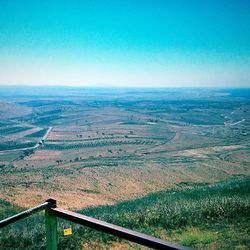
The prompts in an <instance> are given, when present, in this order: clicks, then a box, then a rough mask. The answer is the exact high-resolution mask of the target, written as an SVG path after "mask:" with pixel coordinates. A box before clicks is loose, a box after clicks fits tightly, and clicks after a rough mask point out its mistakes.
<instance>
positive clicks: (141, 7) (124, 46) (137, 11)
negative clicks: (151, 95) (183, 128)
mask: <svg viewBox="0 0 250 250" xmlns="http://www.w3.org/2000/svg"><path fill="white" fill-rule="evenodd" d="M0 84H1V85H4V84H12V85H18V84H20V85H24V84H25V85H33V84H34V85H71V86H74V85H76V86H93V87H98V86H102V87H103V86H112V87H114V86H117V87H173V86H177V87H178V86H179V87H187V86H192V87H196V86H201V87H209V86H211V87H213V86H217V87H221V86H223V87H250V1H249V0H233V1H232V0H209V1H208V0H197V1H194V0H172V1H168V0H95V1H93V0H92V1H91V0H86V1H85V0H78V1H77V0H68V1H64V0H58V1H57V0H54V1H53V0H42V1H37V0H33V1H31V0H30V1H29V0H22V1H20V0H9V1H8V0H6V1H5V0H0Z"/></svg>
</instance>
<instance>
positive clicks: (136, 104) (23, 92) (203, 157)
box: [0, 87, 250, 249]
mask: <svg viewBox="0 0 250 250" xmlns="http://www.w3.org/2000/svg"><path fill="white" fill-rule="evenodd" d="M19 88H20V89H18V90H17V91H11V90H10V88H7V87H6V88H4V87H2V88H0V171H1V175H0V199H1V204H4V205H3V208H2V209H1V210H0V214H1V213H2V215H3V214H4V215H7V214H11V212H12V211H18V209H24V208H29V207H32V206H35V205H36V204H39V203H42V202H44V201H45V200H46V199H48V198H54V199H56V200H57V201H58V205H59V206H60V207H64V208H69V209H72V210H78V211H82V212H84V213H90V214H91V215H92V216H94V217H95V214H96V215H97V216H98V217H100V218H104V219H106V218H107V220H109V221H112V222H115V223H118V224H121V225H122V226H127V227H130V226H131V227H132V228H133V229H138V230H140V229H142V230H143V228H145V227H148V228H147V230H146V233H148V234H155V235H157V236H159V237H162V238H166V239H170V240H173V241H178V242H181V243H182V244H185V245H190V246H192V247H195V248H206V244H205V243H204V242H205V241H206V240H204V242H203V243H204V244H203V243H202V242H197V240H193V241H192V240H191V241H190V240H189V238H188V236H187V235H189V234H195V235H197V234H201V233H202V232H205V233H206V232H207V234H208V235H207V236H206V237H208V238H209V237H210V238H211V237H212V238H213V237H215V236H214V235H215V234H216V232H217V231H216V230H219V233H218V237H217V236H216V237H215V238H216V239H217V241H216V242H214V241H211V240H207V241H208V242H209V243H208V244H209V247H211V248H213V244H217V245H214V246H217V247H218V246H220V245H218V244H221V246H222V247H224V246H227V247H228V246H230V244H231V242H230V240H228V241H227V243H226V244H225V245H223V242H222V240H221V239H222V238H223V237H224V236H225V237H229V238H230V237H236V238H235V241H234V242H236V243H235V244H234V245H233V246H234V247H243V248H239V249H247V248H248V247H249V241H247V240H246V235H247V233H246V230H248V231H249V227H248V226H247V223H245V224H244V223H243V224H241V226H242V228H241V229H242V235H241V234H240V235H239V236H235V235H234V236H228V235H224V234H223V233H222V231H220V230H225V232H226V230H227V229H226V227H228V228H230V230H231V231H230V230H229V231H228V232H231V233H232V234H233V232H234V230H235V228H237V223H238V221H239V220H244V219H247V218H248V221H249V217H248V216H249V214H244V212H242V211H244V209H248V208H249V196H247V194H244V192H249V178H248V177H249V175H250V168H249V166H250V156H249V155H250V112H249V111H250V90H248V89H243V90H241V89H231V90H230V89H223V90H220V89H203V90H201V89H162V90H161V89H160V90H157V89H146V90H145V89H144V90H142V89H135V90H131V89H117V90H112V89H103V90H102V89H98V90H95V89H78V88H59V89H53V88H51V89H49V90H48V89H43V88H41V89H39V91H37V90H36V89H35V88H34V89H33V88H28V87H27V88H21V87H19ZM14 93H15V94H14ZM38 93H39V94H38ZM218 183H223V184H218ZM237 183H239V184H237ZM213 185H215V186H213ZM228 185H229V186H228ZM230 185H233V188H232V189H235V190H238V189H237V187H238V186H239V185H243V187H242V188H243V189H244V192H238V191H239V190H238V191H235V192H234V191H232V190H231V189H230V188H229V187H231V186H230ZM201 187H202V189H201ZM204 187H207V189H209V188H210V189H211V190H212V191H211V193H213V192H215V193H216V194H215V195H214V196H213V197H215V198H213V199H215V203H216V204H218V206H217V205H216V206H215V207H212V208H211V207H209V206H210V205H211V204H210V203H209V202H208V201H207V199H205V198H204V197H205V196H206V194H207V193H206V192H208V191H206V190H207V189H206V188H204ZM220 188H221V190H223V189H224V188H225V189H226V190H231V191H232V195H231V193H230V192H231V191H230V192H229V193H230V195H231V197H227V195H226V191H225V192H224V193H223V192H222V193H223V194H221V195H222V196H221V200H220V195H219V194H218V193H219V191H218V189H220ZM200 189H201V191H200ZM173 190H174V191H173ZM214 190H217V191H214ZM192 192H193V193H192ZM200 192H204V194H202V195H200ZM172 193H175V194H176V196H178V197H179V198H178V199H179V200H178V201H176V200H173V199H174V198H173V197H172V195H171V194H172ZM248 194H249V193H248ZM189 195H190V197H192V199H193V201H192V202H191V201H190V199H191V198H190V199H189V198H188V197H189ZM211 195H212V194H211ZM230 195H229V196H230ZM224 196H225V197H224ZM180 197H181V198H182V200H181V198H180ZM201 197H203V198H204V199H203V198H202V199H201ZM154 199H155V200H154ZM224 200H225V202H228V203H225V204H224V203H223V204H222V205H221V206H222V207H224V206H225V209H226V207H227V206H228V204H229V206H231V205H232V206H235V204H236V203H237V201H238V200H239V202H241V203H240V204H242V210H241V212H239V214H238V215H239V216H240V217H239V218H240V219H239V218H238V217H237V218H234V215H233V214H235V215H236V214H237V211H236V210H237V209H236V208H235V207H232V210H230V209H229V210H230V211H228V210H227V211H226V212H225V214H223V215H220V214H219V215H217V214H216V213H217V211H215V210H216V209H217V207H218V208H219V207H220V204H221V203H220V202H223V201H224ZM142 201H143V202H144V203H143V209H144V206H146V205H145V204H146V203H145V201H147V206H148V207H149V208H148V209H149V210H150V211H151V210H152V211H151V212H152V213H151V212H150V214H152V217H151V215H149V214H144V215H143V218H139V215H138V213H140V212H139V211H140V206H142V205H140V206H139V207H136V204H141V202H142ZM163 201H164V202H166V203H173V204H175V205H174V207H175V206H176V204H179V203H180V204H182V205H181V206H183V207H184V208H185V204H186V203H188V202H189V201H190V204H191V205H190V206H191V207H192V208H185V209H187V210H188V211H186V213H187V214H189V213H191V211H192V209H193V208H194V207H195V209H196V210H197V213H198V214H197V216H201V223H200V224H199V223H198V222H197V223H194V224H192V223H190V221H189V220H187V219H186V220H187V221H183V222H182V221H181V219H180V221H179V222H178V218H177V219H176V222H175V221H174V219H173V218H170V217H167V216H170V215H166V214H165V213H166V211H165V210H166V209H165V208H164V206H163V205H162V204H163ZM199 201H200V202H199ZM124 202H125V203H124ZM126 202H127V203H126ZM185 202H186V203H185ZM197 202H199V203H200V205H199V206H201V207H199V206H198V204H197ZM230 202H232V204H231V203H230ZM120 204H126V206H129V207H131V206H132V207H133V209H132V211H131V212H128V211H129V210H128V209H127V208H126V206H125V205H120ZM131 204H132V205H131ZM209 204H210V205H209ZM99 206H100V207H99ZM106 206H107V208H106ZM196 206H197V207H196ZM211 206H212V205H211ZM5 207H7V208H6V209H5ZM123 207H124V211H123ZM206 207H207V210H208V213H210V212H211V211H213V213H215V214H216V215H215V217H216V216H218V217H219V218H220V220H219V221H218V223H219V224H218V229H216V225H213V221H212V220H210V219H209V220H208V222H206V220H207V218H205V217H204V216H205V215H203V214H202V213H203V212H201V211H203V210H206ZM184 208H183V209H184ZM15 209H16V210H15ZM112 209H117V211H118V212H117V215H114V218H109V217H107V216H108V215H107V212H106V211H109V210H110V211H112ZM145 209H146V208H145ZM164 209H165V210H164ZM173 209H174V208H173ZM180 209H181V208H180ZM185 209H184V210H185ZM223 209H224V208H223ZM239 209H241V208H239ZM125 210H126V211H127V212H125ZM146 210H147V209H146ZM184 210H182V211H180V212H178V211H175V212H176V213H179V214H182V213H185V211H184ZM183 211H184V212H183ZM169 212H170V213H174V212H173V211H172V210H170V211H169ZM157 213H158V214H159V216H157ZM211 213H212V212H211ZM112 214H113V213H112ZM2 215H1V217H3V216H2ZM120 216H121V217H120ZM161 216H162V217H161ZM173 216H174V215H173ZM178 216H179V215H178ZM178 216H177V217H178ZM190 216H191V217H190V220H191V219H192V218H193V217H192V216H194V217H195V216H196V215H190ZM202 216H203V217H204V218H205V219H204V218H203V217H202ZM165 217H166V223H168V224H162V223H163V222H161V221H164V218H165ZM159 218H160V219H159ZM216 218H217V217H216ZM227 218H230V220H229V219H227ZM157 220H158V221H157ZM159 220H160V221H159ZM130 221H131V222H130ZM154 221H155V223H156V224H155V225H154ZM202 221H203V222H202ZM231 221H232V224H230V223H231ZM135 222H136V223H137V224H135ZM223 222H225V227H224V228H223V229H220V228H222V226H221V225H222V224H223ZM130 223H131V224H130ZM140 223H141V224H140ZM175 223H177V224H175ZM178 223H179V224H178ZM169 226H170V228H171V230H170V231H171V232H170V231H168V229H167V228H168V227H169ZM77 230H78V229H77ZM79 230H80V229H79ZM178 230H179V231H178ZM12 233H13V232H12ZM81 233H82V232H81ZM225 234H226V233H225ZM10 235H11V233H10ZM221 235H224V236H223V237H222V236H221ZM220 236H221V237H222V238H220ZM96 237H97V236H96ZM98 237H99V236H98ZM185 237H186V238H185ZM195 237H196V238H197V236H193V238H195ZM204 237H205V236H204ZM237 237H238V238H237ZM239 237H242V238H239ZM93 241H99V240H97V239H93ZM77 242H78V243H79V239H78V240H77ZM101 242H102V244H103V246H105V247H107V248H108V244H109V239H107V240H105V239H101ZM111 242H112V243H110V244H113V245H112V246H113V248H116V247H117V249H118V248H119V247H122V245H124V249H126V246H127V247H128V245H126V244H128V243H119V242H117V241H112V240H111ZM190 242H191V243H190ZM218 242H219V243H218ZM4 244H5V243H4ZM65 244H66V243H65ZM67 244H71V243H67ZM72 244H73V243H72ZM79 244H80V243H79ZM84 244H87V245H85V247H90V248H91V247H93V246H92V245H91V244H90V243H88V242H85V243H84ZM89 244H90V245H89ZM244 247H245V248H244ZM131 248H132V246H131ZM214 248H216V247H214ZM69 249H70V248H69ZM72 249H77V248H76V247H74V248H72ZM79 249H80V248H79ZM121 249H122V248H121Z"/></svg>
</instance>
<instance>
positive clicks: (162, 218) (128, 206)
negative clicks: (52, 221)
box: [0, 178, 250, 249]
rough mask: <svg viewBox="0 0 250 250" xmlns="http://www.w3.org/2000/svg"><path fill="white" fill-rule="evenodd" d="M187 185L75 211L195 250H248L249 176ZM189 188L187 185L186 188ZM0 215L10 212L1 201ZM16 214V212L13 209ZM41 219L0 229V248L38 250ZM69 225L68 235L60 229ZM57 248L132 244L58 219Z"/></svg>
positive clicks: (42, 240)
mask: <svg viewBox="0 0 250 250" xmlns="http://www.w3.org/2000/svg"><path fill="white" fill-rule="evenodd" d="M187 184H188V186H189V188H188V189H187V188H180V189H179V190H171V191H164V192H158V193H154V194H151V195H148V196H146V197H143V198H140V199H136V200H131V201H126V202H122V203H119V204H117V205H113V206H100V207H94V208H87V209H84V210H81V211H80V212H81V213H83V214H85V215H89V216H92V217H95V218H99V219H102V220H105V221H107V222H111V223H114V224H117V225H120V226H124V227H127V228H130V229H133V230H137V231H140V232H143V233H146V234H150V235H154V236H157V237H161V238H164V239H168V240H171V241H175V242H179V243H181V244H183V245H187V246H191V247H193V248H197V249H208V248H209V249H222V248H228V249H248V248H249V246H250V240H249V237H248V235H249V229H250V228H249V224H250V223H249V222H250V178H237V179H233V180H231V181H228V182H224V183H217V184H214V185H205V184H204V185H201V184H199V185H197V184H192V183H182V185H183V186H186V185H187ZM190 186H192V187H191V188H190ZM1 207H2V208H1V210H0V212H1V217H2V218H3V217H5V216H6V215H9V214H10V213H13V212H15V208H13V207H12V206H11V205H10V204H8V203H6V202H3V201H2V202H1ZM16 211H18V209H16ZM43 223H44V218H43V216H36V217H32V218H30V219H25V220H23V221H21V222H18V223H16V224H15V225H12V226H8V227H6V228H4V230H2V231H1V243H0V249H43V248H44V244H45V234H44V224H43ZM66 227H72V229H73V235H72V236H67V237H66V236H63V229H64V228H66ZM58 235H59V249H82V248H83V247H84V248H90V249H93V248H94V249H95V248H97V249H100V246H101V248H104V249H105V248H107V249H108V248H110V247H111V246H113V247H114V246H117V245H119V246H120V247H121V246H124V247H125V248H135V247H137V246H135V245H134V244H132V243H128V242H126V241H120V240H119V239H117V238H115V237H112V236H108V235H106V234H103V233H99V232H97V231H95V230H92V229H89V228H85V227H80V226H77V225H75V224H72V223H70V222H67V221H64V220H59V226H58Z"/></svg>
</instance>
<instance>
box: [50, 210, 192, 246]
mask: <svg viewBox="0 0 250 250" xmlns="http://www.w3.org/2000/svg"><path fill="white" fill-rule="evenodd" d="M50 211H51V213H52V214H53V215H54V216H57V217H60V218H62V219H65V220H69V221H71V222H74V223H77V224H80V225H84V226H87V227H91V228H94V229H96V230H99V231H102V232H105V233H108V234H111V235H114V236H117V237H120V238H123V239H126V240H129V241H132V242H135V243H138V244H141V245H144V246H148V247H151V248H154V249H180V250H187V249H190V248H187V247H184V246H181V245H178V244H175V243H172V242H169V241H165V240H161V239H158V238H155V237H152V236H148V235H146V234H142V233H138V232H136V231H133V230H130V229H127V228H124V227H120V226H117V225H114V224H110V223H107V222H104V221H101V220H97V219H94V218H91V217H88V216H85V215H82V214H79V213H75V212H71V211H69V210H65V209H62V208H52V209H51V210H50Z"/></svg>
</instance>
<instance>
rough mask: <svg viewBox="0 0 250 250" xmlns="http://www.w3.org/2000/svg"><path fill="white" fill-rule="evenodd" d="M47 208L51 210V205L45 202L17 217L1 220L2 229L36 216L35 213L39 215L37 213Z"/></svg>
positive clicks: (0, 226)
mask: <svg viewBox="0 0 250 250" xmlns="http://www.w3.org/2000/svg"><path fill="white" fill-rule="evenodd" d="M46 208H50V203H49V202H44V203H43V204H40V205H38V206H36V207H33V208H30V209H28V210H25V211H23V212H21V213H18V214H16V215H13V216H11V217H8V218H6V219H4V220H1V221H0V228H2V227H4V226H7V225H9V224H11V223H14V222H16V221H18V220H21V219H24V218H26V217H28V216H30V215H32V214H34V213H37V212H39V211H41V210H44V209H46Z"/></svg>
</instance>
